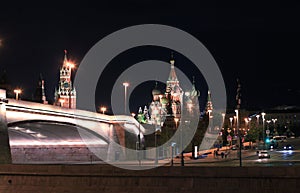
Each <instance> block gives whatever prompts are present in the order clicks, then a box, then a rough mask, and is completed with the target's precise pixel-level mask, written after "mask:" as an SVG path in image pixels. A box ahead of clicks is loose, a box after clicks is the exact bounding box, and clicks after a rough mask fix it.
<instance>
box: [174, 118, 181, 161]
mask: <svg viewBox="0 0 300 193" xmlns="http://www.w3.org/2000/svg"><path fill="white" fill-rule="evenodd" d="M174 121H175V124H176V129H177V127H178V125H177V124H178V121H179V118H177V117H176V118H174ZM182 135H183V133H182V127H180V146H181V162H180V163H181V166H184V155H183V144H182V143H183V141H182ZM172 153H173V152H172ZM172 157H173V156H172Z"/></svg>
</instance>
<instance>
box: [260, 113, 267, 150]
mask: <svg viewBox="0 0 300 193" xmlns="http://www.w3.org/2000/svg"><path fill="white" fill-rule="evenodd" d="M261 116H262V121H263V128H262V131H263V146H264V148H265V116H266V113H264V112H262V113H261Z"/></svg>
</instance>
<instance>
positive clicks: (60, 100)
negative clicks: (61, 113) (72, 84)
mask: <svg viewBox="0 0 300 193" xmlns="http://www.w3.org/2000/svg"><path fill="white" fill-rule="evenodd" d="M59 102H60V106H61V107H63V106H64V102H65V100H64V99H59Z"/></svg>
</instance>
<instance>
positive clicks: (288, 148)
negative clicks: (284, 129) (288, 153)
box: [283, 144, 294, 150]
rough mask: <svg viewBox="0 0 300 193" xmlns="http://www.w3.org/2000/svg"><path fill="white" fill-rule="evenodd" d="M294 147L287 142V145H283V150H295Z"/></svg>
mask: <svg viewBox="0 0 300 193" xmlns="http://www.w3.org/2000/svg"><path fill="white" fill-rule="evenodd" d="M293 149H294V147H293V146H292V145H291V144H287V145H285V146H283V150H293Z"/></svg>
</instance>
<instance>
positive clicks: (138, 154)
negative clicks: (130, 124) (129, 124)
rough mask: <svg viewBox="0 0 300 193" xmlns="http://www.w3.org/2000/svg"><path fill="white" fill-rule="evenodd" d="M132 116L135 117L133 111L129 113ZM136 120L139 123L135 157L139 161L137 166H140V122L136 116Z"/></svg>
mask: <svg viewBox="0 0 300 193" xmlns="http://www.w3.org/2000/svg"><path fill="white" fill-rule="evenodd" d="M131 116H132V117H135V113H131ZM137 122H138V123H139V134H138V146H137V157H138V161H139V166H141V157H140V149H141V123H140V121H139V119H138V118H137Z"/></svg>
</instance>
